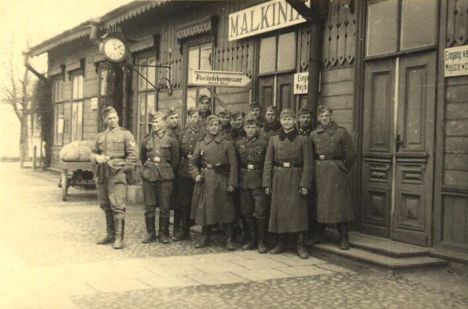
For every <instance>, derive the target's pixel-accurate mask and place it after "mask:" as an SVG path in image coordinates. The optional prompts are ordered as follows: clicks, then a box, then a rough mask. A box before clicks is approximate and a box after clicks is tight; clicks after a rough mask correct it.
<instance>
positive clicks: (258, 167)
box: [241, 163, 263, 171]
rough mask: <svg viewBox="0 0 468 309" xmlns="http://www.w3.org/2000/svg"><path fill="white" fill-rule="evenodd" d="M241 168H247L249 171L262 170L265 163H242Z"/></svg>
mask: <svg viewBox="0 0 468 309" xmlns="http://www.w3.org/2000/svg"><path fill="white" fill-rule="evenodd" d="M241 169H246V170H249V171H253V170H262V169H263V165H262V164H258V163H257V164H255V163H247V164H241Z"/></svg>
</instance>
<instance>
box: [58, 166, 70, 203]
mask: <svg viewBox="0 0 468 309" xmlns="http://www.w3.org/2000/svg"><path fill="white" fill-rule="evenodd" d="M60 177H61V183H62V201H66V200H67V194H68V174H67V170H62V174H61V175H60Z"/></svg>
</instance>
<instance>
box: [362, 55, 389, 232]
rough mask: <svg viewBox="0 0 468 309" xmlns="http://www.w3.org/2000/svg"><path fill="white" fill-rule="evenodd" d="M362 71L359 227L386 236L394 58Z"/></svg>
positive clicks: (375, 63)
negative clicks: (362, 98) (363, 77)
mask: <svg viewBox="0 0 468 309" xmlns="http://www.w3.org/2000/svg"><path fill="white" fill-rule="evenodd" d="M364 72H365V90H364V102H363V103H364V108H363V111H364V114H363V121H364V123H363V164H362V169H363V170H362V181H363V185H362V195H361V196H362V208H361V230H362V231H363V232H365V233H369V234H373V235H377V236H382V237H389V236H390V211H391V196H392V178H393V177H392V170H393V169H392V155H393V151H394V143H393V140H394V133H393V118H394V116H393V110H394V109H393V108H394V100H393V98H394V93H395V60H393V59H390V60H384V61H378V62H367V63H366V64H365V68H364Z"/></svg>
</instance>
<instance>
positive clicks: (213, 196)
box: [189, 133, 238, 225]
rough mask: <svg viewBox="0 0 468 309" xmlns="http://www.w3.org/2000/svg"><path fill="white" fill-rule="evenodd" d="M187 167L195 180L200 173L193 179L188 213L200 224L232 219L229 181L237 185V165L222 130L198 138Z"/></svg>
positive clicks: (231, 145)
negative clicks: (193, 186) (198, 179)
mask: <svg viewBox="0 0 468 309" xmlns="http://www.w3.org/2000/svg"><path fill="white" fill-rule="evenodd" d="M189 170H190V174H191V175H192V178H193V179H194V180H195V178H196V176H197V175H202V176H203V182H201V183H196V185H195V189H194V194H193V197H194V198H193V201H192V211H191V217H192V219H195V222H196V223H197V224H200V225H212V224H217V223H230V222H233V221H234V217H235V209H234V202H233V194H232V193H228V192H227V191H226V188H227V186H228V185H232V186H234V187H237V181H238V167H237V158H236V151H235V148H234V144H233V142H232V141H230V140H229V139H227V138H226V137H225V136H224V135H223V134H222V133H220V134H218V135H216V136H211V135H209V134H207V135H206V136H205V137H204V138H203V139H201V140H199V141H198V143H197V145H196V147H195V151H194V153H193V155H192V157H191V158H190V161H189Z"/></svg>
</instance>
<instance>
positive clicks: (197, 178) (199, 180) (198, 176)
mask: <svg viewBox="0 0 468 309" xmlns="http://www.w3.org/2000/svg"><path fill="white" fill-rule="evenodd" d="M202 181H203V176H202V175H197V176H196V177H195V182H202Z"/></svg>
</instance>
